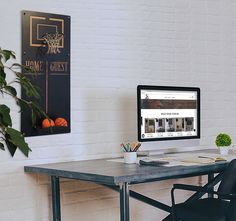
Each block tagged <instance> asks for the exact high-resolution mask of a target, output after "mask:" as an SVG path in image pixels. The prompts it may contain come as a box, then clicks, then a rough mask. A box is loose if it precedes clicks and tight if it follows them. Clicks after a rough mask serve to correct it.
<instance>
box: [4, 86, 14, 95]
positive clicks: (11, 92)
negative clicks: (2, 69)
mask: <svg viewBox="0 0 236 221" xmlns="http://www.w3.org/2000/svg"><path fill="white" fill-rule="evenodd" d="M4 89H5V90H6V91H8V92H9V93H10V94H11V95H12V96H14V97H15V96H16V95H17V92H16V89H15V88H14V87H12V86H8V85H7V86H5V87H4Z"/></svg>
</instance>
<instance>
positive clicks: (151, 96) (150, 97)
mask: <svg viewBox="0 0 236 221" xmlns="http://www.w3.org/2000/svg"><path fill="white" fill-rule="evenodd" d="M137 105H138V140H139V141H141V142H145V141H159V140H177V139H193V138H200V88H196V87H169V86H148V85H139V86H138V87H137Z"/></svg>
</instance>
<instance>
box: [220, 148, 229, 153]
mask: <svg viewBox="0 0 236 221" xmlns="http://www.w3.org/2000/svg"><path fill="white" fill-rule="evenodd" d="M219 150H220V154H221V155H228V153H229V147H219Z"/></svg>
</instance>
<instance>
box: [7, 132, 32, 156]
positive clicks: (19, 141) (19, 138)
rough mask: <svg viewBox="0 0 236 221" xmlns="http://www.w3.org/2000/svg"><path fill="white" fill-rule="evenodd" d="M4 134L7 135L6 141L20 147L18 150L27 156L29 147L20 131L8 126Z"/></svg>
mask: <svg viewBox="0 0 236 221" xmlns="http://www.w3.org/2000/svg"><path fill="white" fill-rule="evenodd" d="M6 134H7V135H8V136H9V139H8V142H10V143H11V144H13V145H15V146H16V147H18V148H19V149H20V151H21V152H22V153H23V154H24V155H25V156H26V157H28V155H29V151H31V149H30V148H29V146H28V144H27V143H26V142H25V138H24V136H23V134H22V133H21V132H19V131H18V130H16V129H14V128H10V127H8V128H7V129H6Z"/></svg>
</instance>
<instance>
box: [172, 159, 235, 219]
mask: <svg viewBox="0 0 236 221" xmlns="http://www.w3.org/2000/svg"><path fill="white" fill-rule="evenodd" d="M176 189H181V190H188V191H194V192H201V193H210V194H215V195H217V198H203V199H198V200H195V201H190V202H185V203H180V204H175V198H174V191H175V190H176ZM171 199H172V216H173V220H174V221H180V220H181V221H236V159H235V160H232V161H231V162H230V163H229V165H228V167H227V168H226V170H225V172H224V174H223V177H222V180H221V183H220V185H219V188H218V190H217V191H214V190H212V189H209V188H204V187H201V186H193V185H185V184H174V186H173V188H172V190H171Z"/></svg>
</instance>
